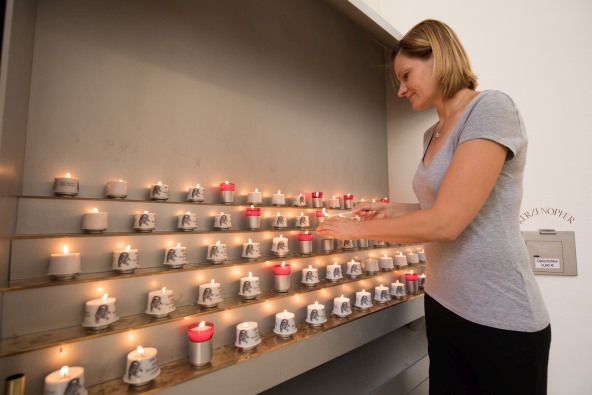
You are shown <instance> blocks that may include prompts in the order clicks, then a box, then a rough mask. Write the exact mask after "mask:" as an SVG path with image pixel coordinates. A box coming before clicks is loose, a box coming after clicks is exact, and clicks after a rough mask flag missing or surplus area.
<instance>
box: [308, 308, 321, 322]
mask: <svg viewBox="0 0 592 395" xmlns="http://www.w3.org/2000/svg"><path fill="white" fill-rule="evenodd" d="M309 320H310V321H311V322H315V321H318V320H320V317H319V311H318V310H317V309H312V310H311V311H310V317H309Z"/></svg>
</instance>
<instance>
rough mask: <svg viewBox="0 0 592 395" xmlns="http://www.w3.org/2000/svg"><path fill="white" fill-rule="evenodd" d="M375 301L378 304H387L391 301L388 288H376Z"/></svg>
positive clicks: (380, 286)
mask: <svg viewBox="0 0 592 395" xmlns="http://www.w3.org/2000/svg"><path fill="white" fill-rule="evenodd" d="M374 300H376V301H377V302H378V303H386V302H388V301H389V300H391V296H390V295H389V289H388V287H385V286H384V285H382V284H380V285H379V286H377V287H374Z"/></svg>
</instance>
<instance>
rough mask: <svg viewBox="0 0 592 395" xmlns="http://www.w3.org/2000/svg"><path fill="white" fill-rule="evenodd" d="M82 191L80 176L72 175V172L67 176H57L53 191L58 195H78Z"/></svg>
mask: <svg viewBox="0 0 592 395" xmlns="http://www.w3.org/2000/svg"><path fill="white" fill-rule="evenodd" d="M78 192H80V186H79V183H78V178H74V177H70V173H67V174H66V177H56V178H55V179H54V180H53V193H54V194H56V196H66V197H71V196H76V195H78Z"/></svg>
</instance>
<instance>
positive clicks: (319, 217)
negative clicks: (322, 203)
mask: <svg viewBox="0 0 592 395" xmlns="http://www.w3.org/2000/svg"><path fill="white" fill-rule="evenodd" d="M315 215H316V217H317V225H320V224H322V223H323V221H325V218H327V217H328V216H329V213H328V212H327V211H325V208H324V207H323V209H322V210H317V212H316V213H315Z"/></svg>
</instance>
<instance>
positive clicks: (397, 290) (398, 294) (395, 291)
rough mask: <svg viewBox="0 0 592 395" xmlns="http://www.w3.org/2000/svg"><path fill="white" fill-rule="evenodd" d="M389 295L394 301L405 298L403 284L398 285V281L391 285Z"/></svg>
mask: <svg viewBox="0 0 592 395" xmlns="http://www.w3.org/2000/svg"><path fill="white" fill-rule="evenodd" d="M391 295H393V296H394V297H395V298H396V299H401V298H402V297H403V296H405V284H403V283H400V282H399V280H397V282H394V283H391Z"/></svg>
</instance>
